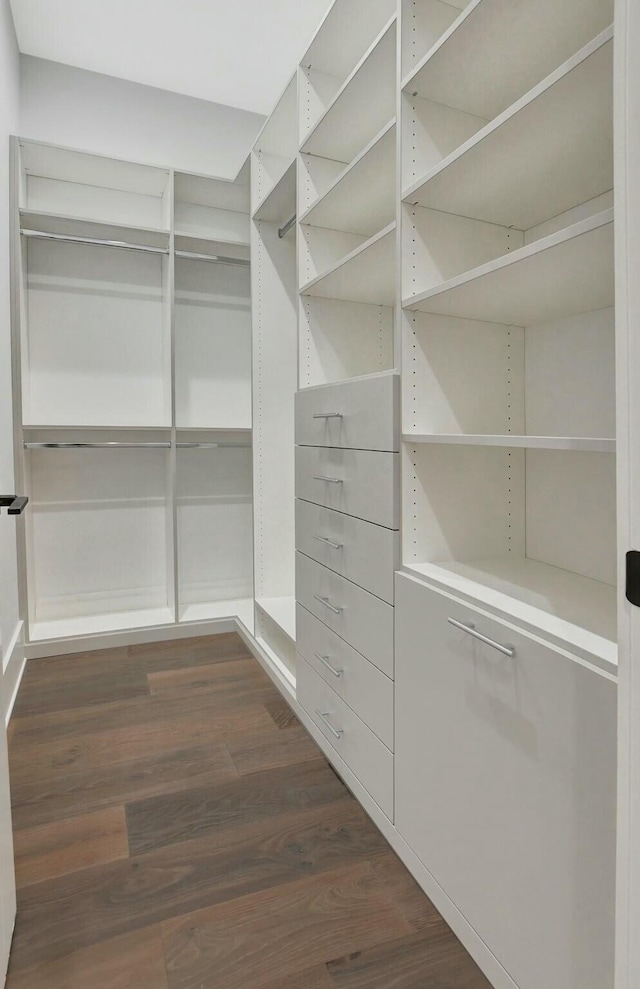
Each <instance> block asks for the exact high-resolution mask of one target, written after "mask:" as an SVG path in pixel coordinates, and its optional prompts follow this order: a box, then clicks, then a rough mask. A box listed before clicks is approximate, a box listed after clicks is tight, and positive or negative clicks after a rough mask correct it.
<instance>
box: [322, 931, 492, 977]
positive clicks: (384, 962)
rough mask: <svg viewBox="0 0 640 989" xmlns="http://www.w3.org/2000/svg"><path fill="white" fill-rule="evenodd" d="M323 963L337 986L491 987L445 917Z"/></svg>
mask: <svg viewBox="0 0 640 989" xmlns="http://www.w3.org/2000/svg"><path fill="white" fill-rule="evenodd" d="M327 969H328V972H329V974H330V975H331V978H332V979H333V982H334V983H335V985H336V986H337V989H426V987H431V986H433V987H434V989H491V983H490V982H488V980H487V979H486V978H485V976H484V975H483V974H482V972H481V971H480V969H479V968H478V966H477V965H476V963H475V962H474V960H473V959H472V958H471V956H470V955H469V954H468V953H467V952H466V951H465V950H464V949H463V948H462V946H461V944H460V942H459V941H458V939H457V938H456V937H455V935H454V934H453V933H452V931H451V930H450V929H449V928H448V927H447V925H446V924H445V922H444V921H443V920H441V922H440V924H439V925H438V928H437V929H436V928H431V929H430V931H429V932H428V933H426V932H421V933H419V934H412V935H410V936H409V937H404V938H399V939H398V940H397V941H388V942H385V943H382V944H377V945H373V946H372V947H370V948H365V949H363V950H359V951H356V952H353V953H352V954H347V955H345V956H343V957H342V958H337V959H335V960H334V961H332V962H329V964H328V965H327Z"/></svg>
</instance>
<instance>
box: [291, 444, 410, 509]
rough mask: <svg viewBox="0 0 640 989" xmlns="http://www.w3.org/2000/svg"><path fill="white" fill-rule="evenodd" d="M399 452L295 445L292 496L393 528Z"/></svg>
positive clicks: (397, 494)
mask: <svg viewBox="0 0 640 989" xmlns="http://www.w3.org/2000/svg"><path fill="white" fill-rule="evenodd" d="M398 467H399V454H397V453H380V452H378V451H372V450H341V449H338V448H336V447H315V446H298V447H296V497H297V498H303V499H304V500H305V501H312V502H314V504H316V505H324V506H325V508H333V509H335V511H337V512H344V513H345V514H347V515H355V516H356V518H360V519H365V520H366V521H368V522H375V523H376V525H384V526H386V527H387V528H389V529H397V528H398V523H399V518H400V516H399V476H398V474H399V471H398Z"/></svg>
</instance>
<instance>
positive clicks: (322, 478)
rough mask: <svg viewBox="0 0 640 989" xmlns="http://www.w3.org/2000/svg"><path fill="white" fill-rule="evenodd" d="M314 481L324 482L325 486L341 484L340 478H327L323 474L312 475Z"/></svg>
mask: <svg viewBox="0 0 640 989" xmlns="http://www.w3.org/2000/svg"><path fill="white" fill-rule="evenodd" d="M313 479H314V481H326V482H327V484H342V478H341V477H327V476H326V475H325V474H314V475H313Z"/></svg>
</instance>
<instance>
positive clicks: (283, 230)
mask: <svg viewBox="0 0 640 989" xmlns="http://www.w3.org/2000/svg"><path fill="white" fill-rule="evenodd" d="M297 219H298V216H297V214H296V213H294V214H293V216H292V217H291V219H290V220H287V222H286V223H285V225H284V227H280V229H279V230H278V237H279V238H280V240H282V238H283V237H286V236H287V234H288V233H289V231H290V230H291V227H292V226H293V224H294V223H295V222H296V220H297Z"/></svg>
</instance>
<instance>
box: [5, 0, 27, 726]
mask: <svg viewBox="0 0 640 989" xmlns="http://www.w3.org/2000/svg"><path fill="white" fill-rule="evenodd" d="M19 79H20V73H19V56H18V48H17V44H16V38H15V32H14V29H13V20H12V18H11V12H10V8H9V0H0V492H1V493H2V494H13V493H15V492H14V476H13V425H12V422H13V418H12V404H11V401H12V400H11V314H10V289H9V286H10V282H9V135H10V134H12V133H15V131H16V128H17V126H18V111H19V100H18V90H19ZM15 525H16V524H15V521H14V519H13V518H9V517H8V516H7V515H6V513H4V512H3V514H2V518H0V652H2V655H3V664H4V666H5V667H6V664H7V662H8V661H9V659H10V658H11V669H10V670H7V673H6V676H5V677H4V678H3V685H4V687H5V690H3V694H4V696H3V698H2V702H3V710H2V715H5V714H6V709H7V704H8V702H9V701H10V695H11V692H12V685H14V684H15V675H14V674H15V672H16V671H17V672H19V670H20V662H21V659H22V653H21V650H17V649H16V650H15V651H14V652H13V654H12V655H10V653H9V650H10V648H11V646H12V643H13V641H14V639H15V637H16V634H17V633H18V631H19V612H18V570H17V557H16V536H15ZM18 652H20V656H18Z"/></svg>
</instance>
